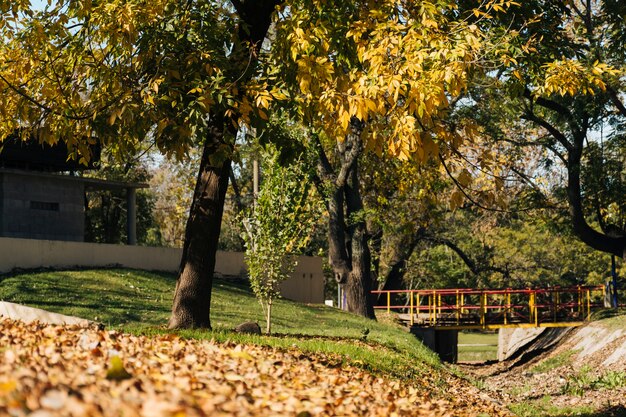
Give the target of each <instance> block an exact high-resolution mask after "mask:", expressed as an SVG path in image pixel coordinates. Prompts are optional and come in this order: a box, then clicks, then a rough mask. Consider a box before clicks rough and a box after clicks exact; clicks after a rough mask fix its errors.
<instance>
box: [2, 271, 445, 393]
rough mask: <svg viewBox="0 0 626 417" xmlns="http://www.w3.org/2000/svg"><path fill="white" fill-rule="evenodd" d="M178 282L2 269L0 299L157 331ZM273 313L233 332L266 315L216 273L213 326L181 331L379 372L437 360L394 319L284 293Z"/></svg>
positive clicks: (420, 370)
mask: <svg viewBox="0 0 626 417" xmlns="http://www.w3.org/2000/svg"><path fill="white" fill-rule="evenodd" d="M174 285H175V280H174V277H173V276H172V275H170V274H161V273H153V272H144V271H135V270H125V269H101V270H78V271H45V272H34V273H24V274H15V275H11V276H0V300H4V301H10V302H15V303H20V304H25V305H30V306H34V307H39V308H43V309H46V310H49V311H54V312H59V313H63V314H69V315H74V316H78V317H83V318H86V319H91V320H97V321H99V322H102V323H104V324H105V325H107V326H114V327H123V328H124V330H127V331H131V332H135V333H143V334H153V333H162V332H166V331H167V330H166V329H165V327H164V325H165V323H166V322H167V319H168V316H169V312H170V307H171V301H172V295H173V289H174ZM273 313H274V316H273V317H274V318H273V331H274V332H275V333H276V334H278V335H279V336H275V337H268V336H260V337H259V336H244V335H237V334H234V333H231V332H229V331H228V330H229V329H232V328H233V327H235V326H236V325H237V324H239V323H241V322H243V321H249V320H252V321H258V322H259V323H260V324H261V325H262V324H263V323H262V317H263V315H262V311H261V307H260V305H259V303H258V302H257V301H256V299H255V298H254V296H253V295H252V294H251V292H250V291H249V290H248V289H247V288H245V287H243V286H240V285H235V284H233V283H230V282H227V281H223V280H216V281H215V283H214V287H213V295H212V308H211V321H212V324H213V326H214V328H215V330H214V331H212V332H207V331H185V332H181V334H182V335H183V336H187V337H194V338H209V339H217V340H221V341H227V340H230V341H233V342H237V343H255V344H262V345H269V346H276V347H285V348H289V347H292V346H293V345H296V346H297V347H299V348H300V349H302V350H303V351H311V352H323V353H330V354H340V355H342V357H341V358H338V360H349V361H351V362H353V363H356V364H359V365H361V366H363V367H365V368H368V369H370V370H372V371H374V372H385V373H391V374H392V375H395V376H398V377H412V376H416V375H422V376H424V375H425V374H426V373H430V372H431V371H432V368H433V367H439V366H440V365H439V361H438V359H437V358H436V357H435V355H434V354H432V352H431V351H429V350H428V349H426V348H424V347H423V345H422V344H421V343H419V342H417V341H416V339H415V338H414V337H413V336H411V335H410V334H408V333H406V332H405V331H404V330H402V329H401V328H399V327H397V326H395V325H393V324H389V323H388V324H384V323H381V322H374V321H371V320H367V319H363V318H361V317H357V316H354V315H352V314H348V313H345V312H343V311H340V310H337V309H334V308H331V307H326V306H318V305H303V304H299V303H295V302H291V301H287V300H279V301H278V302H277V303H276V304H275V305H274V309H273ZM365 329H369V334H368V335H367V342H368V343H367V344H365V343H362V341H361V339H362V338H363V333H364V330H365ZM296 336H297V337H296ZM433 382H434V383H440V382H441V381H439V380H436V379H434V380H433Z"/></svg>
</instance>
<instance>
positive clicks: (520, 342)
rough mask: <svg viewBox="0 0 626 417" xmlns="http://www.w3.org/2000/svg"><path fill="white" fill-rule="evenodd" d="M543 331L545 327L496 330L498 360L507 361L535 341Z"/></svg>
mask: <svg viewBox="0 0 626 417" xmlns="http://www.w3.org/2000/svg"><path fill="white" fill-rule="evenodd" d="M545 330H546V328H545V327H531V328H529V329H522V328H512V329H507V328H501V329H500V330H498V360H499V361H505V360H507V359H509V358H510V357H512V356H513V355H515V354H516V353H517V352H518V351H519V350H520V349H522V348H524V347H525V346H526V345H528V344H529V343H531V342H532V341H534V340H536V339H537V338H538V337H539V336H540V335H541V334H542V333H543V332H545Z"/></svg>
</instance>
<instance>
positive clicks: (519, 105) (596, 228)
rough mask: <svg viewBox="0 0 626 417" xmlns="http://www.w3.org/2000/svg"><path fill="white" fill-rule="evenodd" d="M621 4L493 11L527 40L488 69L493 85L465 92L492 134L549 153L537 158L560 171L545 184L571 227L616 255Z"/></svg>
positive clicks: (623, 111) (623, 110)
mask: <svg viewBox="0 0 626 417" xmlns="http://www.w3.org/2000/svg"><path fill="white" fill-rule="evenodd" d="M625 11H626V6H625V5H624V4H622V2H615V1H600V0H598V1H529V2H522V3H521V5H520V6H519V7H518V8H516V10H515V11H514V12H513V11H512V13H511V14H505V15H502V16H500V18H501V22H502V25H506V26H507V27H513V28H517V29H521V28H523V30H519V37H520V43H523V44H526V45H529V47H528V48H526V49H525V52H524V53H523V54H520V55H519V56H517V57H516V59H515V60H514V61H512V62H511V65H510V66H509V67H508V68H506V69H504V70H503V71H501V72H500V73H498V74H492V75H494V76H495V77H497V81H498V82H497V84H493V83H491V84H490V85H492V86H496V88H492V89H476V90H474V91H473V92H472V94H471V98H472V100H468V101H467V103H472V106H471V109H470V110H469V112H471V113H473V114H475V115H477V116H478V117H479V119H480V121H481V123H482V125H483V126H484V129H485V131H486V132H488V133H489V134H490V135H492V136H493V139H494V140H495V141H500V142H505V143H508V144H509V145H510V146H511V147H512V148H513V147H518V148H533V147H535V148H540V149H544V150H545V151H546V152H548V153H549V155H550V156H549V157H548V156H547V155H546V159H545V162H546V166H547V167H551V168H552V169H555V168H556V170H559V169H561V170H563V172H564V180H563V181H562V182H558V183H557V184H552V185H553V186H555V188H558V187H561V189H562V190H563V191H564V193H563V196H564V198H565V201H566V205H567V208H568V211H569V214H568V216H569V219H570V222H571V227H572V230H573V231H574V233H575V234H576V236H578V238H580V239H581V240H582V241H583V242H584V243H586V244H587V245H589V246H591V247H592V248H594V249H597V250H600V251H603V252H606V253H610V254H613V255H616V256H619V257H623V256H624V250H625V249H626V237H625V231H624V228H623V220H621V219H617V218H616V216H615V215H616V214H617V213H619V212H623V209H621V208H620V209H618V207H620V206H622V204H623V198H622V196H621V192H620V189H621V185H619V184H621V182H622V181H621V175H622V174H619V175H616V173H617V172H619V171H623V158H622V157H621V151H618V149H619V146H620V145H618V143H620V141H621V139H620V138H621V135H622V128H621V126H623V125H624V120H625V118H626V106H624V103H623V93H624V91H625V85H624V77H623V66H624V58H625V56H624V50H623V43H624V40H626V30H625V29H624V25H623V23H622V22H623V16H624V13H625ZM498 108H499V109H503V108H505V109H509V110H507V111H504V112H503V111H502V110H498ZM507 116H513V117H514V119H513V120H514V123H510V120H511V119H510V118H508V117H507ZM504 126H507V128H503V127H504ZM607 136H608V141H607ZM605 145H606V147H605ZM605 150H606V151H605ZM558 178H559V176H554V177H553V182H554V181H555V179H556V180H558Z"/></svg>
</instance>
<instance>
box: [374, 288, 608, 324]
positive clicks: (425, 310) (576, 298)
mask: <svg viewBox="0 0 626 417" xmlns="http://www.w3.org/2000/svg"><path fill="white" fill-rule="evenodd" d="M605 292H606V289H605V287H604V286H603V285H598V286H575V287H550V288H540V289H531V288H528V289H510V288H507V289H499V290H491V289H467V288H454V289H433V290H387V291H385V290H378V291H372V293H373V294H382V295H383V299H385V298H386V300H387V303H386V305H378V306H376V307H374V308H376V309H385V310H387V312H389V313H390V312H392V311H394V312H397V313H399V314H398V315H399V318H400V319H402V320H404V321H405V322H407V324H409V325H410V326H411V327H413V326H418V327H423V328H432V329H434V330H465V329H485V330H494V329H502V328H532V327H574V326H579V325H581V324H582V323H583V322H585V321H587V320H589V319H590V317H591V313H592V311H594V310H598V309H601V308H603V307H604V297H605ZM392 299H393V302H392ZM401 301H402V304H400V302H401Z"/></svg>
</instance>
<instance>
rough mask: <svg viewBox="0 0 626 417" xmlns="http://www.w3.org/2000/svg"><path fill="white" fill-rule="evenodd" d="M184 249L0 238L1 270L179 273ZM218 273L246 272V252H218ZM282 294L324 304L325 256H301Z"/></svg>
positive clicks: (234, 273)
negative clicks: (122, 269)
mask: <svg viewBox="0 0 626 417" xmlns="http://www.w3.org/2000/svg"><path fill="white" fill-rule="evenodd" d="M181 255H182V250H181V249H178V248H153V247H146V246H123V245H106V244H99V243H85V242H62V241H51V240H34V239H15V238H3V237H0V273H6V272H9V271H11V270H13V269H16V268H19V269H35V268H68V267H69V268H74V267H104V266H111V265H116V266H122V267H126V268H135V269H144V270H148V271H166V272H176V271H178V267H179V264H180V258H181ZM215 272H216V273H218V274H221V275H229V276H240V277H243V276H245V275H246V267H245V263H244V260H243V253H239V252H222V251H218V253H217V258H216V264H215ZM281 293H282V295H283V297H285V298H288V299H290V300H294V301H300V302H304V303H315V304H322V303H324V274H323V271H322V259H321V258H319V257H310V256H301V257H300V258H299V259H298V265H297V266H296V270H295V271H294V272H293V274H292V275H291V279H289V280H287V281H285V282H283V285H282V286H281Z"/></svg>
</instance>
